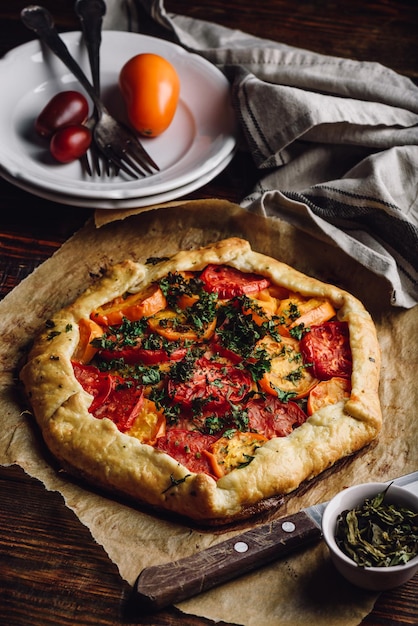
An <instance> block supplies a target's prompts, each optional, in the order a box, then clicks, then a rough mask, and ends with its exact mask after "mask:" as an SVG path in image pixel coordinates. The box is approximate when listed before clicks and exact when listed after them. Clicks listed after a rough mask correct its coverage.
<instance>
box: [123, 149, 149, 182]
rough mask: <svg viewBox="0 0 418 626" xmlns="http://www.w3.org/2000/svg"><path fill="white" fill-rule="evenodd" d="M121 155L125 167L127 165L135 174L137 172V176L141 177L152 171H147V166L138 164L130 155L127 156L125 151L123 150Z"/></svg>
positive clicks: (127, 153)
mask: <svg viewBox="0 0 418 626" xmlns="http://www.w3.org/2000/svg"><path fill="white" fill-rule="evenodd" d="M122 154H123V156H122V157H121V158H122V159H123V161H124V162H125V163H126V165H128V166H129V167H131V168H132V169H133V170H134V171H135V172H137V174H140V175H141V176H146V175H147V174H149V173H151V171H152V170H150V169H149V166H148V165H144V164H143V163H141V162H138V161H137V160H136V159H134V158H133V157H132V155H131V154H129V152H128V151H127V150H126V149H124V150H123V153H122Z"/></svg>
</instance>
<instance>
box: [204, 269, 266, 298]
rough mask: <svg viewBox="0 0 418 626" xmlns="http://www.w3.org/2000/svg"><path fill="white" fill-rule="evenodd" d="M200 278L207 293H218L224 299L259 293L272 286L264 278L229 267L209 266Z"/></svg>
mask: <svg viewBox="0 0 418 626" xmlns="http://www.w3.org/2000/svg"><path fill="white" fill-rule="evenodd" d="M200 278H201V280H203V283H204V285H205V289H206V291H209V292H210V293H213V292H216V293H217V294H218V295H219V297H220V298H222V299H227V298H235V297H236V296H242V295H244V294H249V293H257V292H258V291H262V290H263V289H266V288H267V287H268V286H269V285H270V280H269V279H268V278H265V277H264V276H260V275H258V274H250V273H248V274H247V273H246V272H241V271H240V270H237V269H235V268H234V267H229V266H228V265H214V264H211V265H208V266H207V267H206V268H205V269H204V270H203V272H202V273H201V275H200Z"/></svg>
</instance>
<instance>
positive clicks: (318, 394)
mask: <svg viewBox="0 0 418 626" xmlns="http://www.w3.org/2000/svg"><path fill="white" fill-rule="evenodd" d="M350 393H351V382H350V380H348V379H347V378H339V377H337V376H335V377H334V378H330V379H329V380H323V381H321V382H320V383H318V384H317V385H316V386H315V387H314V388H313V389H312V390H311V392H310V393H309V398H308V405H307V409H308V415H312V414H313V413H315V412H316V411H318V409H320V408H322V407H323V406H328V405H329V404H336V403H337V402H340V401H341V400H344V399H345V398H349V397H350Z"/></svg>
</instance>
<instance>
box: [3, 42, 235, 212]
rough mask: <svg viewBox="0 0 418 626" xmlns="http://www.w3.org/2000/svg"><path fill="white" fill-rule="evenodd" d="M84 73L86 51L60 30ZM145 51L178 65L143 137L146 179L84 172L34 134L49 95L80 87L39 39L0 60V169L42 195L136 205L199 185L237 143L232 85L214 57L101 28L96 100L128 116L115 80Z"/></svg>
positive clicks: (79, 202) (85, 203)
mask: <svg viewBox="0 0 418 626" xmlns="http://www.w3.org/2000/svg"><path fill="white" fill-rule="evenodd" d="M62 37H63V39H64V41H65V42H66V44H67V46H68V48H69V50H70V52H71V54H72V55H73V56H74V57H75V59H76V60H77V61H78V62H79V64H80V65H81V66H82V67H83V68H84V70H85V72H86V74H87V76H90V74H89V65H88V57H87V52H86V49H85V46H84V43H83V41H82V37H81V34H80V33H79V32H72V33H65V34H63V35H62ZM143 52H152V53H155V54H159V55H161V56H163V57H164V58H166V59H167V60H168V61H170V63H172V64H173V65H174V67H175V68H176V70H177V72H178V74H179V77H180V84H181V91H180V101H179V105H178V107H177V111H176V115H175V117H174V120H173V122H172V123H171V125H170V127H169V128H168V129H167V130H166V131H165V132H164V133H163V134H162V135H160V136H159V137H155V138H144V139H141V142H142V144H143V146H144V148H145V149H146V150H147V151H148V152H149V154H150V156H151V157H152V158H153V159H154V161H155V162H156V163H157V165H158V166H159V168H160V171H159V172H158V173H156V174H153V175H151V176H147V177H145V178H140V179H133V178H130V177H129V176H127V175H125V174H124V173H120V174H118V175H117V176H110V177H108V176H105V175H102V176H100V177H99V176H97V174H94V175H93V176H92V177H90V176H88V175H87V174H86V173H85V171H84V170H83V168H82V166H81V163H80V162H79V161H75V162H73V163H69V164H66V165H62V164H58V163H57V162H55V161H54V159H53V158H52V157H51V155H50V153H49V150H48V146H47V145H46V144H45V142H44V141H43V140H42V139H41V138H40V137H38V136H37V135H36V133H35V130H34V122H35V119H36V117H37V116H38V114H39V113H40V111H41V110H42V109H43V108H44V106H45V105H46V103H47V102H48V101H49V100H50V99H51V98H52V96H53V95H55V94H56V93H58V92H60V91H66V90H72V89H74V90H77V91H80V92H82V93H84V90H83V88H82V87H81V86H80V84H79V83H78V81H77V80H76V79H75V78H74V76H73V75H72V74H71V73H70V72H69V70H68V69H67V68H66V67H65V66H64V65H63V64H62V62H61V61H59V60H58V59H57V58H56V57H55V56H54V55H53V54H52V53H51V52H49V51H48V50H46V49H44V48H43V46H42V45H41V44H40V42H39V41H38V40H34V41H31V42H29V43H27V44H24V45H22V46H19V47H18V48H15V49H14V50H12V51H11V52H9V53H8V54H7V55H6V56H5V57H4V58H3V59H2V60H1V61H0V77H1V84H2V96H1V98H0V165H1V169H0V174H1V175H2V176H3V177H4V178H5V179H7V180H8V181H9V182H11V183H13V184H15V185H17V186H18V187H21V188H22V189H25V190H26V191H29V192H30V193H33V194H35V195H37V196H41V197H43V198H46V199H50V200H53V201H55V202H60V203H63V204H69V205H73V206H81V207H90V208H103V209H106V208H109V209H110V208H134V207H143V206H148V205H152V204H157V203H160V202H167V201H169V200H174V199H176V198H179V197H181V196H183V195H185V194H187V193H190V192H191V191H195V190H196V189H199V188H200V187H202V186H203V185H205V184H206V183H208V182H209V181H210V180H212V179H213V178H214V177H215V176H217V175H218V174H219V173H220V172H221V171H222V170H223V169H224V168H225V167H226V166H227V165H228V164H229V162H230V161H231V159H232V157H233V156H234V153H235V149H236V125H235V117H234V113H233V110H232V106H231V102H230V85H229V83H228V81H227V79H226V78H225V76H224V75H223V74H222V72H220V71H219V70H218V69H217V68H216V67H215V66H213V65H212V64H211V63H209V62H207V61H206V60H205V59H203V58H201V57H200V56H198V55H196V54H191V53H189V52H187V51H185V50H184V49H183V48H181V47H180V46H177V45H174V44H172V43H169V42H166V41H163V40H160V39H156V38H154V37H147V36H144V35H139V34H136V33H125V32H116V31H104V32H103V38H102V46H101V83H102V99H103V100H104V102H105V104H106V105H107V107H108V108H109V109H110V111H111V112H112V113H114V114H115V116H116V117H118V118H119V119H121V120H122V121H125V122H126V115H125V112H124V105H123V101H122V97H121V94H120V91H119V88H118V76H119V72H120V70H121V68H122V66H123V64H124V63H125V62H126V61H127V60H129V59H130V58H131V57H133V56H135V55H136V54H140V53H143Z"/></svg>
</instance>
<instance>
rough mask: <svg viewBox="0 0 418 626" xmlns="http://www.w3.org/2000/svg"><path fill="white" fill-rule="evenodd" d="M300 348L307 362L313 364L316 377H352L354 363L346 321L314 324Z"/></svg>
mask: <svg viewBox="0 0 418 626" xmlns="http://www.w3.org/2000/svg"><path fill="white" fill-rule="evenodd" d="M300 348H301V352H302V354H303V357H304V359H305V362H306V363H312V364H313V365H312V371H313V373H314V376H315V377H316V378H319V379H320V380H328V379H329V378H332V377H334V376H337V377H341V378H350V376H351V372H352V367H353V364H352V356H351V348H350V337H349V331H348V324H347V323H346V322H326V323H325V324H321V325H320V326H312V327H311V331H310V332H309V333H307V334H306V335H305V336H304V337H303V339H302V340H301V342H300Z"/></svg>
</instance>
